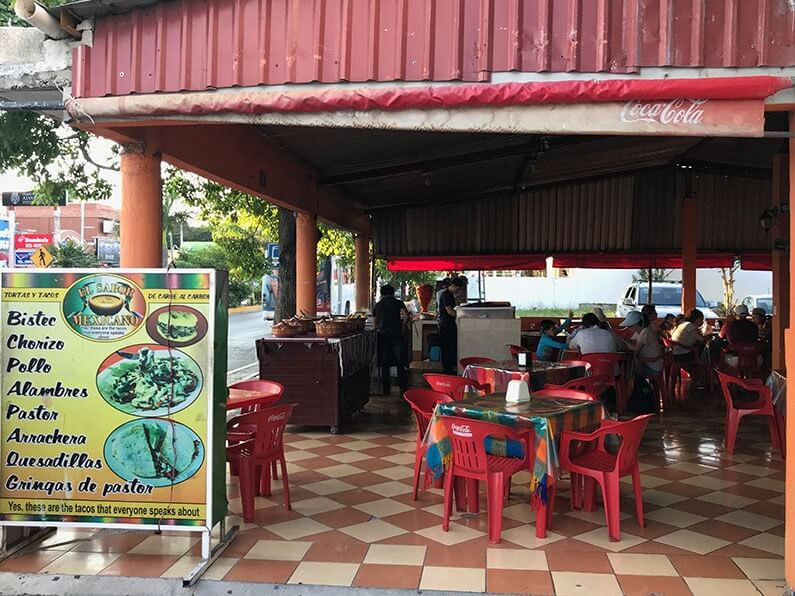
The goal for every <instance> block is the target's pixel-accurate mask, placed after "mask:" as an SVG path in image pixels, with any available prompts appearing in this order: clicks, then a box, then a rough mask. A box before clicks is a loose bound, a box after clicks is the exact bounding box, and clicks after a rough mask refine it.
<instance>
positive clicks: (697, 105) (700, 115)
mask: <svg viewBox="0 0 795 596" xmlns="http://www.w3.org/2000/svg"><path fill="white" fill-rule="evenodd" d="M708 101H709V100H707V99H671V100H668V101H648V100H638V99H636V100H633V101H628V102H627V103H625V104H624V107H623V108H621V115H620V118H621V122H627V123H631V122H652V123H655V124H663V125H677V124H689V125H691V126H697V125H699V124H701V123H702V121H703V120H704V104H706V103H707V102H708Z"/></svg>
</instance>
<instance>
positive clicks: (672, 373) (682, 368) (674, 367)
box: [662, 337, 701, 396]
mask: <svg viewBox="0 0 795 596" xmlns="http://www.w3.org/2000/svg"><path fill="white" fill-rule="evenodd" d="M662 341H663V344H664V345H665V347H666V348H668V349H669V350H670V355H669V359H668V363H669V371H668V374H667V377H668V395H671V396H676V394H677V391H678V393H679V395H680V396H681V395H682V382H683V381H682V374H683V373H684V374H686V375H688V376H692V375H694V374H697V372H698V370H699V367H700V366H701V353H700V352H699V350H698V348H697V347H696V346H691V347H689V348H687V347H685V346H683V345H682V344H680V343H679V342H676V341H673V340H672V339H668V338H665V337H663V338H662ZM675 347H677V348H681V349H683V350H687V351H689V352H690V353H692V354H693V360H691V361H690V362H677V361H676V360H674V354H673V349H674V348H675ZM688 369H689V370H688Z"/></svg>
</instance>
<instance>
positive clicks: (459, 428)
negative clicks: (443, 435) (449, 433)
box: [453, 424, 472, 437]
mask: <svg viewBox="0 0 795 596" xmlns="http://www.w3.org/2000/svg"><path fill="white" fill-rule="evenodd" d="M453 434H454V435H457V436H459V437H471V436H472V429H471V428H469V425H468V424H454V425H453Z"/></svg>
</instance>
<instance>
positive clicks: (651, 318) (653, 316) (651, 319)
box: [640, 304, 659, 329]
mask: <svg viewBox="0 0 795 596" xmlns="http://www.w3.org/2000/svg"><path fill="white" fill-rule="evenodd" d="M640 312H641V314H642V315H643V316H645V317H646V320H647V321H648V323H649V324H648V327H651V328H652V329H656V328H657V321H658V320H659V318H658V317H657V307H655V306H654V305H653V304H644V305H643V308H641V309H640Z"/></svg>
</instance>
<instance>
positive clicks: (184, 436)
mask: <svg viewBox="0 0 795 596" xmlns="http://www.w3.org/2000/svg"><path fill="white" fill-rule="evenodd" d="M104 451H105V461H106V462H107V463H108V466H109V467H110V469H111V470H113V472H114V473H115V474H116V475H117V476H119V477H120V478H123V479H124V480H128V481H129V480H132V479H133V478H137V479H139V480H140V481H142V482H145V483H147V484H150V485H152V486H156V487H162V486H169V485H172V484H177V483H179V482H183V481H185V480H187V479H188V478H190V477H191V476H193V475H194V474H195V473H196V472H197V471H198V470H199V468H200V467H201V465H202V462H203V461H204V446H203V445H202V442H201V439H199V437H198V435H196V433H194V432H193V431H192V430H191V429H189V428H188V427H187V426H185V425H183V424H180V423H178V422H172V421H170V420H162V419H160V418H147V419H145V420H133V421H131V422H127V423H125V424H123V425H121V426H120V427H118V428H117V429H116V430H114V431H113V432H112V433H111V434H110V436H109V437H108V439H107V441H106V442H105V450H104Z"/></svg>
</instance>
